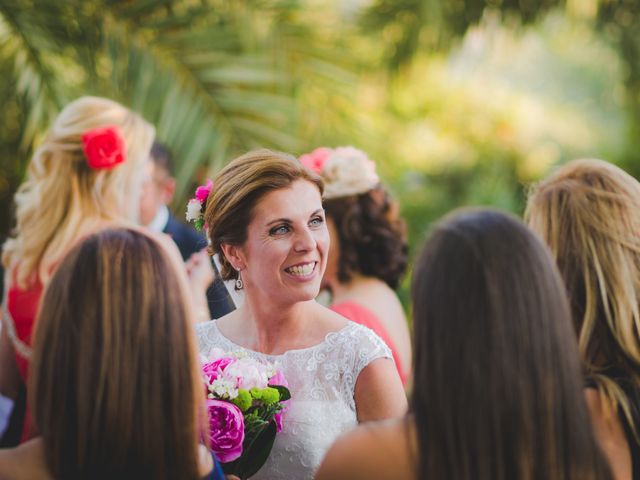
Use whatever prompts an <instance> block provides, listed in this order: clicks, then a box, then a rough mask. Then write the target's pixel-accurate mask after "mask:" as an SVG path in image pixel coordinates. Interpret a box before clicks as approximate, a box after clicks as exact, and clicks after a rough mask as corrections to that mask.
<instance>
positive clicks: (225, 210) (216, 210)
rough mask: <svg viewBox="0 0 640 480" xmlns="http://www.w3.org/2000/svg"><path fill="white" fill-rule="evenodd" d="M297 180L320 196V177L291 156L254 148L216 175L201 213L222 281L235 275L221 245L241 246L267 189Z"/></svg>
mask: <svg viewBox="0 0 640 480" xmlns="http://www.w3.org/2000/svg"><path fill="white" fill-rule="evenodd" d="M296 180H306V181H308V182H311V183H312V184H314V185H315V186H316V187H317V188H318V190H319V191H320V194H321V195H322V192H323V189H324V184H323V182H322V179H321V178H320V176H318V175H317V174H316V173H314V172H312V171H311V170H309V169H308V168H307V167H305V166H304V165H302V163H300V162H299V161H298V160H297V159H295V158H294V157H292V156H291V155H287V154H286V153H280V152H272V151H271V150H266V149H261V150H254V151H251V152H248V153H245V154H244V155H242V156H240V157H238V158H236V159H234V160H232V161H231V162H230V163H229V164H228V165H227V166H226V167H224V168H223V169H222V171H221V172H220V173H219V174H218V176H217V177H216V178H215V180H214V182H213V189H212V190H211V193H210V194H209V198H208V199H207V207H206V211H205V214H204V218H205V222H206V224H207V226H208V234H209V238H210V240H211V246H210V247H209V250H210V253H211V254H212V255H213V254H216V253H217V254H218V255H219V256H220V263H221V266H222V269H221V271H220V275H221V276H222V278H223V279H224V280H231V279H236V278H238V273H237V272H236V271H235V270H234V269H233V267H232V266H231V264H230V263H229V261H228V260H227V259H226V257H225V256H224V252H223V251H222V248H221V245H222V244H223V243H224V244H228V245H236V246H239V245H243V244H244V242H245V241H246V239H247V227H248V226H249V223H251V220H252V217H253V209H254V207H255V206H256V204H257V203H258V202H259V201H260V199H261V198H262V197H263V196H264V195H265V194H266V193H268V192H271V191H273V190H280V189H282V188H287V187H289V186H291V184H292V183H293V182H295V181H296Z"/></svg>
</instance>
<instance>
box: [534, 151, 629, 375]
mask: <svg viewBox="0 0 640 480" xmlns="http://www.w3.org/2000/svg"><path fill="white" fill-rule="evenodd" d="M525 215H526V218H527V220H528V222H529V224H530V225H531V227H532V228H533V229H534V230H535V231H537V232H538V233H539V234H540V235H541V236H542V238H543V239H544V240H545V241H546V242H547V244H548V245H549V247H550V249H551V251H552V253H553V256H554V257H555V258H556V261H557V264H558V267H559V270H560V273H561V274H562V277H563V278H564V281H565V284H566V287H567V290H568V293H569V298H570V299H571V306H572V315H573V321H574V325H575V328H576V333H577V334H578V337H579V346H580V354H581V357H582V360H583V363H584V365H585V367H586V368H587V371H588V373H591V374H598V373H601V372H602V370H603V369H604V368H606V367H610V366H614V367H616V369H617V370H619V372H618V374H619V373H624V376H626V377H628V378H630V379H632V380H634V381H637V379H638V378H640V337H639V336H638V331H640V297H639V292H640V236H639V232H640V183H638V182H637V181H636V180H635V179H634V178H633V177H631V176H630V175H628V174H627V173H626V172H624V171H623V170H621V169H620V168H618V167H616V166H614V165H612V164H609V163H607V162H604V161H602V160H575V161H572V162H569V163H568V164H566V165H564V166H562V167H561V168H559V169H558V170H556V171H555V172H554V173H553V174H551V175H550V176H549V177H548V178H546V179H545V180H543V181H542V182H540V183H539V184H538V185H536V186H534V188H533V189H532V192H531V195H530V197H529V201H528V204H527V210H526V214H525ZM620 371H621V372H620Z"/></svg>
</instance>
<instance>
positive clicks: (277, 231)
mask: <svg viewBox="0 0 640 480" xmlns="http://www.w3.org/2000/svg"><path fill="white" fill-rule="evenodd" d="M289 230H290V228H289V225H278V226H277V227H273V228H272V229H271V230H269V235H283V234H285V233H288V232H289Z"/></svg>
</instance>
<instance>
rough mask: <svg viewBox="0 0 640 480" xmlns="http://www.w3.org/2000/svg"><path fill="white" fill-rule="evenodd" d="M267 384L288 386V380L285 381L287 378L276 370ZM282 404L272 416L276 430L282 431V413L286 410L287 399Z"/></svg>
mask: <svg viewBox="0 0 640 480" xmlns="http://www.w3.org/2000/svg"><path fill="white" fill-rule="evenodd" d="M269 386H272V387H275V386H281V387H287V388H289V382H287V379H286V378H284V375H283V374H282V372H281V371H280V370H276V374H275V375H274V376H273V377H271V378H270V379H269ZM282 404H283V405H284V408H283V409H282V410H280V412H278V413H276V414H275V415H274V416H273V420H274V421H275V422H276V431H277V432H281V431H282V417H283V415H284V412H286V411H287V409H288V407H287V405H288V404H289V400H286V401H284V402H282Z"/></svg>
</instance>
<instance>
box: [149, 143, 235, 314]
mask: <svg viewBox="0 0 640 480" xmlns="http://www.w3.org/2000/svg"><path fill="white" fill-rule="evenodd" d="M150 158H151V161H150V162H148V163H147V165H146V167H145V170H146V181H145V182H144V184H143V188H142V195H141V197H140V222H141V223H142V225H144V226H146V227H147V228H149V229H151V230H152V231H154V232H157V233H160V232H162V233H166V234H167V235H169V236H170V237H171V238H172V239H173V241H174V242H175V243H176V245H177V246H178V249H179V250H180V254H181V255H182V258H183V259H184V260H185V261H187V262H188V263H187V265H188V267H189V271H190V272H191V271H193V270H195V269H196V268H197V269H198V273H202V272H201V270H202V267H205V265H200V264H204V263H207V264H210V260H209V256H208V255H207V253H206V252H204V251H203V250H204V249H206V246H207V241H206V240H205V238H204V237H203V236H201V235H198V233H197V232H196V231H195V230H194V229H193V228H191V227H190V226H188V225H186V224H184V223H183V222H181V221H180V220H178V219H177V218H176V217H174V216H173V215H172V214H171V212H170V211H169V208H168V205H170V204H171V201H172V200H173V194H174V193H175V189H176V180H175V178H174V177H173V164H172V161H171V154H170V153H169V150H168V149H167V148H166V147H165V146H164V145H162V144H160V143H158V142H154V143H153V146H152V147H151V157H150ZM189 260H190V261H189ZM192 267H193V268H192ZM211 278H214V280H213V282H211V283H209V282H210V280H211ZM201 279H202V282H204V284H203V285H198V288H202V289H203V290H206V296H207V303H208V312H206V314H205V316H204V318H206V319H207V320H209V319H211V318H220V317H222V316H223V315H226V314H227V313H229V312H230V311H231V310H233V304H232V302H231V299H230V298H229V295H228V293H227V290H226V288H225V287H224V284H223V283H222V281H221V280H219V279H217V278H215V275H214V273H213V271H212V272H211V274H210V275H204V276H201ZM191 280H192V283H193V280H194V279H193V276H192V277H191ZM198 280H200V278H198V279H197V280H196V283H198ZM200 319H202V318H200Z"/></svg>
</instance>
